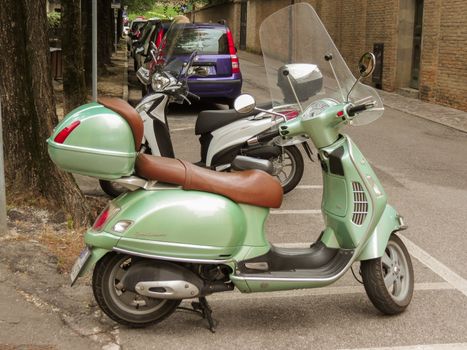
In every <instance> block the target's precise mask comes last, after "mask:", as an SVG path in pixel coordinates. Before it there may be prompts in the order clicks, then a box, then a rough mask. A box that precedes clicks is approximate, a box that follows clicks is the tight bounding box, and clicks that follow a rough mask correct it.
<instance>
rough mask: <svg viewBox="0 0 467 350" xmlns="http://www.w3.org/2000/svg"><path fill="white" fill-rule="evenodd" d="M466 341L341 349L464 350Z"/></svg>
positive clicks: (466, 345)
mask: <svg viewBox="0 0 467 350" xmlns="http://www.w3.org/2000/svg"><path fill="white" fill-rule="evenodd" d="M465 349H467V343H450V344H424V345H409V346H387V347H382V348H355V349H343V350H465Z"/></svg>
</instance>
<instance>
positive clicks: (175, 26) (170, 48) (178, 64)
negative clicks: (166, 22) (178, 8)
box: [157, 16, 190, 74]
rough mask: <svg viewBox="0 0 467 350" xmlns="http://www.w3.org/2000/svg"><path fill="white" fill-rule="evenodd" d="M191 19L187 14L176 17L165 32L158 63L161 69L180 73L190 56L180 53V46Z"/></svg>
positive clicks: (159, 49) (159, 48) (159, 50)
mask: <svg viewBox="0 0 467 350" xmlns="http://www.w3.org/2000/svg"><path fill="white" fill-rule="evenodd" d="M189 23H190V21H189V20H188V18H187V17H185V16H177V17H175V18H174V20H173V21H172V23H171V24H170V26H169V28H168V29H167V31H166V32H165V35H164V37H163V39H162V40H161V42H160V44H159V47H158V58H157V64H158V65H159V68H160V70H161V71H162V70H164V71H168V72H171V73H173V74H179V73H180V71H181V69H182V68H183V64H184V63H185V62H186V61H187V58H189V54H188V55H180V54H179V52H177V51H178V47H179V46H180V41H181V40H182V39H183V31H184V29H185V27H186V26H187V25H189Z"/></svg>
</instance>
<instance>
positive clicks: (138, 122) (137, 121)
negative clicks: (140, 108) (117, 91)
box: [97, 97, 144, 151]
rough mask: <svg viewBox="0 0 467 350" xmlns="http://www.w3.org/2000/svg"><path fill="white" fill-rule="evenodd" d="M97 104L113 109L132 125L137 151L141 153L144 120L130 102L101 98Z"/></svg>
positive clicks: (113, 98)
mask: <svg viewBox="0 0 467 350" xmlns="http://www.w3.org/2000/svg"><path fill="white" fill-rule="evenodd" d="M97 102H99V103H100V104H101V105H103V106H105V107H107V108H108V109H111V110H112V111H114V112H115V113H118V114H119V115H121V116H122V117H123V118H124V119H125V120H126V121H127V123H128V124H129V125H130V128H131V131H132V132H133V138H134V139H135V149H136V150H137V151H139V149H140V148H141V142H142V141H143V134H144V126H143V120H142V119H141V117H140V116H139V114H138V112H137V111H136V109H134V108H133V107H132V106H130V104H129V103H128V102H126V101H125V100H122V99H121V98H116V97H100V98H99V99H98V100H97Z"/></svg>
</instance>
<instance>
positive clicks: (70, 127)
mask: <svg viewBox="0 0 467 350" xmlns="http://www.w3.org/2000/svg"><path fill="white" fill-rule="evenodd" d="M80 123H81V122H80V121H79V120H75V121H74V122H73V123H71V124H70V125H68V126H67V127H65V128H63V130H62V131H60V132H59V133H58V135H57V136H55V138H54V142H56V143H63V142H65V140H66V138H67V137H68V136H69V135H70V134H71V132H72V131H73V130H75V129H76V127H77V126H78V125H79V124H80Z"/></svg>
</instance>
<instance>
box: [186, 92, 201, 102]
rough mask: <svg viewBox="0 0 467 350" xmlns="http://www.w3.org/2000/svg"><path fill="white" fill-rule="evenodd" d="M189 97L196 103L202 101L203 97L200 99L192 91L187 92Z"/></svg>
mask: <svg viewBox="0 0 467 350" xmlns="http://www.w3.org/2000/svg"><path fill="white" fill-rule="evenodd" d="M187 95H188V96H190V97H193V98H194V99H195V100H196V101H199V100H201V97H199V96H198V95H195V94H194V93H192V92H190V91H187Z"/></svg>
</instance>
